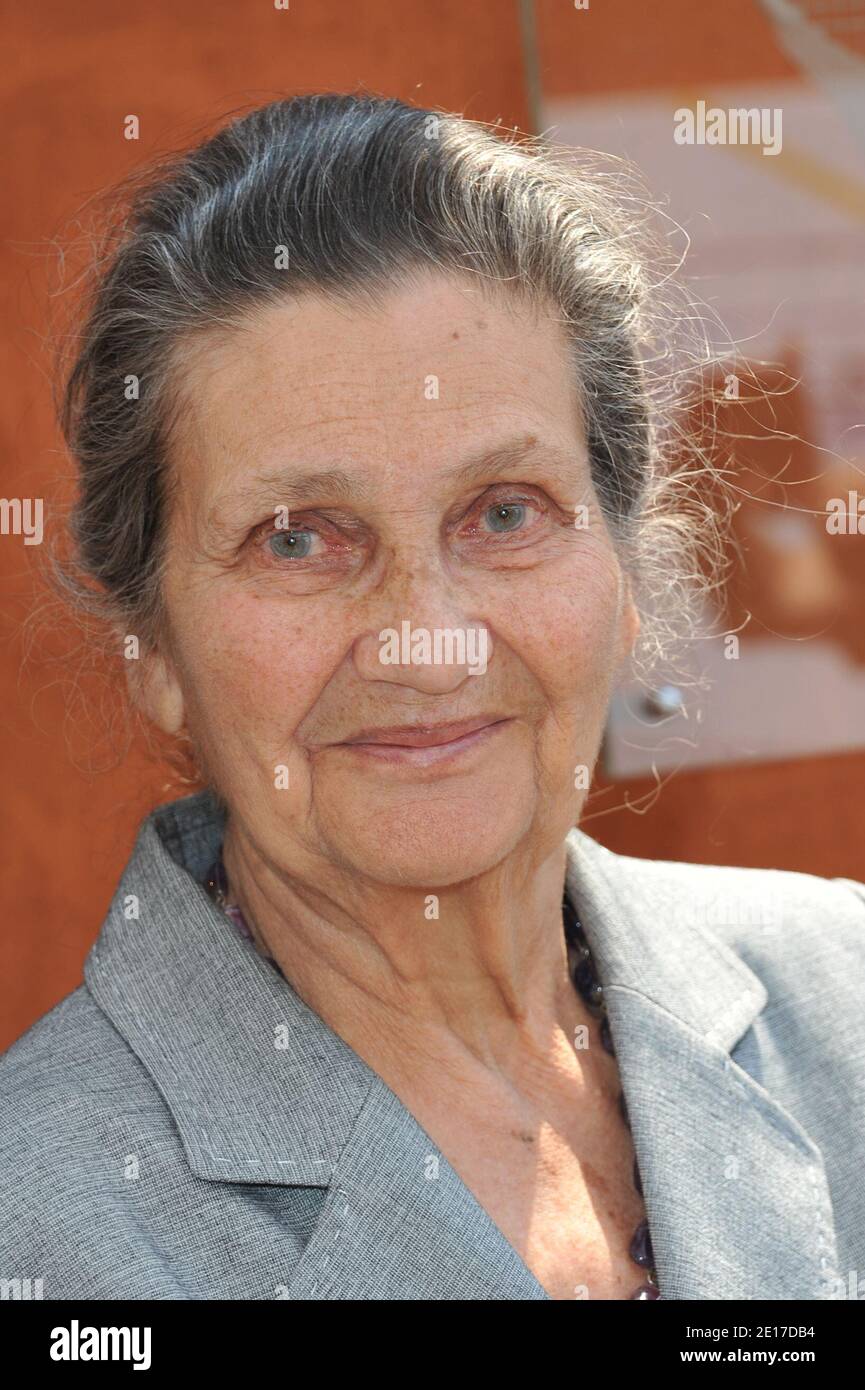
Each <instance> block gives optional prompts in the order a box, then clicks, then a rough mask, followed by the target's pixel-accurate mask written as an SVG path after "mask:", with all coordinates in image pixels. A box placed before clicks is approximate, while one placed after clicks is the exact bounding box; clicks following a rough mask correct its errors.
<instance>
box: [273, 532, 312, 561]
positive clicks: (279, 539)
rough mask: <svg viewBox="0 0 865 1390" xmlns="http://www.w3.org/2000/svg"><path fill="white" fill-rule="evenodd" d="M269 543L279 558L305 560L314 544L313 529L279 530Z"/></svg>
mask: <svg viewBox="0 0 865 1390" xmlns="http://www.w3.org/2000/svg"><path fill="white" fill-rule="evenodd" d="M267 543H268V545H269V546H270V549H271V551H272V553H273V554H274V555H275V556H276V557H277V559H278V560H305V559H306V557H307V555H308V554H309V549H310V546H311V544H312V532H311V531H277V532H276V534H275V535H273V536H269V537H268V542H267Z"/></svg>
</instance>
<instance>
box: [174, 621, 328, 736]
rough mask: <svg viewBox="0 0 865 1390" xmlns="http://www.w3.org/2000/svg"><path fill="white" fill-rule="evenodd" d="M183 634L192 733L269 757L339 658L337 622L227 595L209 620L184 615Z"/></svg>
mask: <svg viewBox="0 0 865 1390" xmlns="http://www.w3.org/2000/svg"><path fill="white" fill-rule="evenodd" d="M175 631H177V629H176V628H175ZM311 631H312V632H315V633H316V640H315V641H310V638H309V634H310V632H311ZM179 636H180V650H181V653H182V674H181V679H182V683H183V688H184V696H185V699H186V704H187V714H188V719H189V723H190V727H191V729H192V732H193V735H197V737H198V738H199V740H203V741H205V742H207V743H208V744H211V743H215V742H216V741H217V739H218V741H219V742H220V744H222V745H223V746H224V745H225V744H226V743H229V744H234V745H235V746H236V745H237V744H238V743H243V744H248V745H252V746H255V747H257V748H259V749H260V750H261V752H262V754H263V755H266V756H270V754H271V753H274V754H276V753H279V752H280V751H283V750H284V748H285V742H286V740H287V739H289V738H291V736H292V734H293V733H294V731H295V729H296V727H297V725H298V724H299V723H300V722H301V720H302V719H303V718H304V716H305V715H306V713H307V712H308V710H309V709H310V707H311V706H312V705H313V704H314V703H315V701H316V699H317V698H318V696H319V694H320V693H321V690H322V688H323V687H324V686H325V685H326V683H327V680H328V679H329V678H330V675H331V674H332V669H333V664H334V663H336V662H338V660H339V656H338V653H337V651H336V649H335V647H333V642H332V640H331V641H329V640H328V637H330V638H331V639H332V638H333V637H334V633H333V631H332V624H327V623H324V622H323V621H321V619H320V618H319V620H317V621H315V622H311V621H310V615H309V614H308V613H306V612H305V613H304V615H303V620H302V621H301V619H300V615H299V613H297V614H296V615H295V616H293V615H292V613H291V610H290V608H288V607H287V606H286V605H284V604H268V603H267V602H266V601H265V600H262V599H260V598H256V597H255V596H252V595H248V594H231V595H229V596H223V597H222V599H221V601H220V602H219V603H218V604H217V605H216V607H215V608H214V611H213V612H212V613H210V614H205V613H202V612H200V611H194V612H192V611H190V610H187V613H186V617H185V620H183V630H182V631H181V632H180V634H179Z"/></svg>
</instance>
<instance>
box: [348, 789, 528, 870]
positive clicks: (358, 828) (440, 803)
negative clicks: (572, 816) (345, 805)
mask: <svg viewBox="0 0 865 1390" xmlns="http://www.w3.org/2000/svg"><path fill="white" fill-rule="evenodd" d="M532 808H533V801H532V799H531V798H530V797H529V796H526V797H525V798H517V797H513V794H512V793H511V796H510V797H509V798H507V799H505V798H504V797H501V798H494V797H493V796H491V795H487V796H484V797H482V798H480V797H478V796H476V795H471V794H469V793H467V792H464V793H462V794H460V793H458V792H457V791H456V790H454V789H448V790H447V791H446V790H444V789H439V790H438V791H434V790H433V789H432V788H424V789H422V790H421V791H420V792H419V793H416V794H414V795H412V796H409V795H407V794H406V795H404V796H403V797H402V798H401V799H400V801H399V802H398V803H391V804H388V805H382V806H380V807H376V806H374V805H370V804H369V802H367V803H366V804H365V807H364V809H363V811H358V815H357V818H356V819H355V818H354V817H352V816H348V817H345V811H344V809H343V813H342V815H341V816H340V818H339V819H336V818H334V822H333V825H332V827H325V828H324V833H325V835H326V837H327V839H328V840H329V841H330V844H331V851H332V853H333V854H334V855H336V856H338V857H339V859H340V861H341V862H343V863H344V864H347V865H349V866H350V867H351V869H352V871H353V872H355V873H357V874H358V875H359V876H360V877H362V878H367V879H371V880H373V881H374V882H376V883H381V884H388V885H390V886H392V887H406V886H407V885H411V884H416V885H417V888H418V891H419V892H427V891H431V890H433V889H435V888H446V887H451V886H454V885H456V884H459V883H464V882H466V881H467V880H468V879H472V878H475V877H477V875H479V874H483V873H486V872H488V871H489V870H490V869H492V868H494V867H495V865H496V864H498V863H500V862H501V860H502V859H504V858H505V857H506V856H507V855H508V854H510V853H511V852H512V851H513V849H514V847H515V846H516V845H517V844H518V843H519V841H520V840H521V839H522V837H523V836H524V835H525V834H526V833H527V831H528V829H529V827H530V825H531V820H532ZM346 823H348V824H350V825H351V835H350V836H344V834H343V833H340V832H344V830H345V826H346ZM329 830H330V831H331V833H328V831H329Z"/></svg>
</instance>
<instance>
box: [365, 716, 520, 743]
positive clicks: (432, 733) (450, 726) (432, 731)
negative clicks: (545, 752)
mask: <svg viewBox="0 0 865 1390" xmlns="http://www.w3.org/2000/svg"><path fill="white" fill-rule="evenodd" d="M503 718H504V716H503V715H500V714H481V715H478V716H477V717H476V718H475V719H450V720H446V721H445V722H444V723H442V724H388V725H382V726H378V727H375V728H369V729H361V731H360V733H357V734H354V735H353V736H352V737H351V738H347V739H343V740H342V745H341V746H345V745H348V746H349V747H354V746H355V745H356V744H359V743H363V744H376V745H386V746H387V747H389V748H438V747H440V746H442V745H443V744H446V743H455V742H456V741H457V740H459V739H462V738H463V737H465V735H466V734H473V733H475V732H476V731H477V730H478V729H486V728H489V727H490V725H491V724H497V723H499V722H500V721H501V720H502V719H503Z"/></svg>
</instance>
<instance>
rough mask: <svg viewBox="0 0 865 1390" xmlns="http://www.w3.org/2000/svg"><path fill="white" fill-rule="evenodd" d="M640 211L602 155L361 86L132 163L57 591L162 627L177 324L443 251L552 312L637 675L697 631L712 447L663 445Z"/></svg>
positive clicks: (83, 358) (107, 267)
mask: <svg viewBox="0 0 865 1390" xmlns="http://www.w3.org/2000/svg"><path fill="white" fill-rule="evenodd" d="M647 207H648V204H647V203H645V202H644V201H642V200H640V199H636V198H634V196H633V195H632V194H631V192H630V191H629V190H628V189H627V188H626V183H625V181H624V179H623V174H622V169H621V168H620V167H618V166H617V168H616V170H615V171H614V172H613V173H608V172H606V171H604V170H603V169H599V168H598V167H597V161H592V160H587V159H586V158H585V157H583V159H582V160H581V161H580V160H577V159H575V158H574V157H573V155H572V154H569V153H567V152H565V151H559V152H556V151H554V150H552V149H551V148H549V147H548V146H547V145H546V144H545V143H544V142H542V141H541V140H530V139H527V138H524V137H523V138H520V139H517V138H501V137H500V136H499V135H497V134H496V133H494V132H493V131H492V130H491V129H490V128H488V127H486V126H484V125H481V124H479V123H476V122H472V121H469V120H466V119H463V118H462V117H460V116H457V115H452V114H447V113H440V112H435V111H431V110H424V109H419V108H415V107H411V106H408V105H406V104H404V103H403V102H401V101H397V100H391V99H385V98H380V97H375V96H370V95H346V94H317V95H304V96H298V97H294V98H292V99H286V100H280V101H274V102H272V103H270V104H269V105H266V106H263V107H260V108H258V109H255V110H253V111H251V112H249V113H247V114H245V115H243V116H242V117H240V118H238V119H235V120H234V121H232V122H231V123H230V124H228V125H227V126H226V127H225V128H224V129H222V130H221V131H219V133H217V134H216V135H215V136H213V137H212V138H210V139H208V140H206V141H204V142H203V143H201V144H199V145H198V146H197V147H196V148H194V149H192V150H191V151H188V152H185V153H183V154H181V155H179V156H177V155H175V156H172V157H171V158H170V159H168V160H166V161H162V162H161V163H160V164H158V165H157V166H156V168H155V169H153V168H151V169H150V170H148V171H146V172H145V175H144V176H143V177H141V178H140V179H139V180H138V181H137V183H136V184H135V186H134V189H133V195H132V196H131V198H130V199H129V201H128V205H127V206H126V208H125V210H124V212H123V215H122V217H121V219H120V221H119V222H118V223H117V225H115V226H113V227H111V228H110V229H109V231H108V233H107V234H106V238H105V242H104V251H103V253H102V255H101V256H100V257H99V259H98V262H97V265H96V267H95V274H96V284H95V289H94V292H93V294H92V299H91V303H90V307H89V312H88V314H87V317H86V320H85V321H84V323H83V328H82V330H81V332H80V336H79V338H78V341H77V342H76V343H75V345H74V353H75V356H74V360H73V362H72V364H71V367H70V369H69V370H68V373H64V386H63V389H62V396H61V399H60V402H59V413H60V421H61V426H62V429H63V432H64V435H65V438H66V440H67V443H68V445H69V448H70V450H71V452H72V454H73V456H74V457H75V459H76V460H77V464H78V468H79V493H78V498H77V502H76V505H75V508H74V510H73V512H72V516H71V522H70V537H71V542H72V544H73V546H74V555H73V556H72V557H71V558H70V560H69V561H68V562H67V561H66V559H64V560H62V561H61V560H60V559H59V558H55V561H54V572H55V577H56V579H57V580H58V581H59V584H60V586H61V587H62V589H63V591H64V593H65V595H67V596H69V597H71V598H72V599H73V601H74V602H75V604H76V605H77V606H78V608H79V610H81V611H82V612H87V613H90V614H96V615H101V616H102V617H107V618H110V619H112V620H113V621H117V619H118V618H122V620H123V621H124V622H125V623H127V624H128V625H129V627H128V630H131V631H135V632H138V633H139V634H141V635H142V636H143V637H145V638H146V639H147V640H150V641H154V640H157V639H158V635H159V633H160V631H161V624H162V620H163V613H162V608H161V597H160V590H161V583H160V577H161V566H162V563H163V537H164V529H165V528H164V519H165V511H166V503H167V499H168V497H169V495H170V487H171V474H170V470H169V467H168V450H169V445H170V442H171V438H172V431H173V428H174V426H175V423H176V419H177V413H178V409H179V398H178V390H177V380H178V361H179V358H178V354H179V351H180V349H181V348H182V346H183V345H184V344H185V343H188V342H189V341H190V336H191V335H195V334H196V333H197V332H199V331H201V330H207V329H212V328H213V327H214V326H217V325H219V326H222V327H224V328H230V327H231V326H232V325H234V324H237V323H239V322H240V321H241V320H242V319H243V318H245V317H246V316H248V315H249V313H250V311H251V310H254V309H255V307H256V306H258V305H263V304H265V303H267V302H269V301H273V300H276V299H278V298H279V297H280V296H284V295H286V294H297V293H302V292H303V291H305V290H306V291H315V292H317V293H320V294H324V295H328V296H333V297H334V298H336V299H342V298H344V297H346V296H348V295H353V294H357V295H361V296H363V295H370V296H372V297H373V298H374V297H375V296H376V294H377V293H378V292H380V290H381V289H382V288H384V287H388V286H392V285H393V284H394V282H395V281H396V280H399V279H400V278H402V277H403V276H406V275H409V274H410V273H411V272H412V270H416V269H418V268H421V267H427V268H430V267H435V268H438V269H441V270H445V271H453V272H461V273H463V274H466V275H470V276H473V277H475V278H476V280H477V282H478V283H479V284H481V285H482V286H487V285H489V286H498V285H507V286H509V287H510V289H511V290H512V291H515V292H516V293H518V294H521V295H523V296H524V297H525V298H526V300H527V301H528V302H529V303H530V304H532V303H533V304H535V305H537V306H538V307H539V308H542V309H546V311H547V312H549V313H550V314H551V315H552V316H553V318H554V319H555V320H557V321H558V322H559V323H561V325H562V326H563V328H564V330H565V333H566V337H567V341H568V343H569V346H570V351H571V355H572V361H573V368H574V380H575V385H576V387H577V399H578V400H579V402H580V403H581V407H582V412H583V418H584V425H585V430H586V437H587V440H588V447H589V455H590V461H591V470H592V477H593V482H594V485H595V488H596V492H597V495H598V499H599V502H600V504H601V507H602V511H603V514H604V517H605V520H606V522H607V524H608V526H609V528H610V532H611V535H612V537H613V539H614V542H615V544H616V545H617V548H618V551H619V554H620V557H621V560H622V563H623V565H624V567H625V570H626V572H627V573H628V574H629V575H630V577H631V580H632V584H633V586H634V593H635V596H636V599H637V603H638V607H639V608H640V611H641V616H642V618H643V630H642V633H641V637H640V642H639V645H638V649H637V653H636V654H635V663H636V667H637V669H638V670H639V669H643V670H650V669H651V668H652V667H653V666H654V664H655V663H656V662H657V661H658V660H659V659H660V658H664V657H667V656H669V654H670V652H671V649H672V646H673V645H674V644H675V643H676V642H677V640H678V639H680V638H682V637H687V636H688V635H689V631H690V626H691V624H692V622H693V619H694V616H695V615H696V613H697V612H698V610H699V606H700V602H701V591H704V590H705V588H706V586H707V584H710V583H712V564H711V563H709V564H708V565H707V564H706V563H705V561H706V559H708V560H709V561H710V562H711V561H712V560H716V559H718V557H719V555H720V549H719V543H718V534H719V533H718V531H717V529H716V524H715V512H714V510H713V506H711V505H709V504H708V503H707V502H706V500H705V496H704V494H703V493H702V492H701V491H700V490H699V489H698V488H697V487H696V486H695V483H694V479H695V477H699V478H705V476H706V472H707V468H708V465H707V464H706V460H705V458H703V457H702V456H701V462H700V466H699V467H698V468H697V469H695V468H694V467H693V458H691V459H690V460H689V462H688V464H687V466H686V467H685V469H684V470H682V469H677V468H676V467H674V466H673V462H672V460H673V456H674V451H675V448H676V446H677V443H678V441H679V440H680V439H681V437H682V435H683V429H682V426H681V424H680V423H678V422H679V419H680V415H679V414H677V412H678V411H680V410H681V405H680V403H679V402H678V400H677V391H678V386H677V372H676V371H675V370H674V368H673V367H672V365H671V358H672V354H671V346H670V331H671V324H672V322H673V320H672V319H671V318H670V316H669V302H668V299H667V300H666V301H665V302H664V303H662V302H661V301H662V299H663V297H664V296H663V294H662V293H661V292H662V291H664V292H666V291H667V290H668V289H669V287H670V284H671V283H672V281H671V277H670V276H669V275H668V273H667V267H666V264H665V260H664V253H663V247H662V245H661V242H660V241H659V240H658V239H657V238H656V237H655V236H654V234H653V233H652V232H651V230H650V226H649V219H648V218H647V217H646V216H645V215H641V214H643V213H645V211H646V208H647ZM278 248H285V251H286V252H287V255H286V256H285V261H286V262H287V267H286V268H281V267H278V265H277V260H278V257H277V255H276V252H277V250H278ZM653 278H654V281H655V283H654V284H653V283H652V280H653ZM665 314H666V317H665ZM687 316H688V315H687V313H686V315H685V317H687ZM131 378H137V380H138V382H139V383H140V397H139V398H138V399H133V400H130V399H128V398H127V397H128V390H127V388H126V383H127V382H128V381H129V380H130V379H131Z"/></svg>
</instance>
